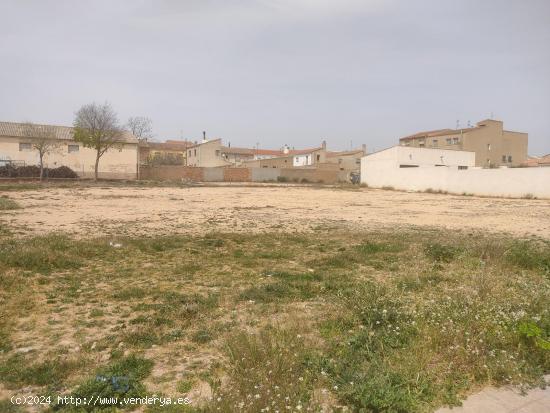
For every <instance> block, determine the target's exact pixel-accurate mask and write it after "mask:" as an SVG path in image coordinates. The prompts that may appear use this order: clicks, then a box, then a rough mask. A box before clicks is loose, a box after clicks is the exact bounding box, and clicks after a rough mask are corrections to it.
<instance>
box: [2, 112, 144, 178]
mask: <svg viewBox="0 0 550 413" xmlns="http://www.w3.org/2000/svg"><path fill="white" fill-rule="evenodd" d="M73 136H74V129H73V128H72V127H70V126H58V125H40V124H29V123H17V122H0V165H1V164H3V165H6V164H13V165H38V164H39V154H38V151H37V150H36V149H35V145H36V142H37V141H38V140H40V139H47V140H48V141H51V142H52V145H51V147H52V149H51V150H50V151H49V152H48V153H47V154H46V155H45V157H44V166H45V167H47V168H56V167H59V166H67V167H69V168H71V169H72V170H73V171H75V172H76V173H77V174H78V175H79V176H80V177H83V178H93V177H94V168H95V160H96V151H95V150H94V149H91V148H86V147H84V146H83V145H82V143H80V142H76V141H75V140H74V137H73ZM138 153H139V151H138V140H137V139H136V138H135V137H134V135H132V134H131V133H130V132H127V131H124V132H121V134H120V136H119V138H118V139H117V143H116V144H115V145H113V146H112V147H111V148H109V150H107V152H105V154H103V156H102V157H101V160H100V162H99V170H98V172H99V174H98V175H99V177H100V178H105V179H136V178H137V174H138Z"/></svg>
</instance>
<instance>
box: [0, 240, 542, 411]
mask: <svg viewBox="0 0 550 413" xmlns="http://www.w3.org/2000/svg"><path fill="white" fill-rule="evenodd" d="M109 241H111V240H110V239H101V238H100V239H89V240H72V239H70V238H68V237H67V236H65V235H48V236H44V237H34V238H24V239H21V238H13V237H12V236H10V235H5V236H4V238H3V240H2V241H1V242H0V284H1V285H2V289H0V303H1V306H0V346H1V347H0V381H1V384H2V386H3V387H4V388H6V389H9V390H10V391H11V392H13V393H18V392H19V393H21V392H27V393H29V392H31V393H34V394H75V395H90V394H96V393H98V392H101V393H102V394H110V393H109V392H111V393H112V392H113V389H112V388H111V387H110V386H105V384H104V383H103V382H100V383H98V382H97V380H96V377H97V376H98V375H100V376H109V377H111V376H117V375H118V376H124V377H129V378H130V379H129V380H130V382H131V386H130V388H129V390H128V394H132V395H144V394H151V393H156V394H160V393H162V394H165V395H167V396H172V397H174V396H179V395H185V394H187V395H188V397H189V398H191V400H192V401H193V404H192V406H191V407H188V406H186V407H181V408H179V409H180V410H177V409H176V410H173V411H193V410H202V411H226V412H231V411H235V410H238V409H242V410H243V411H248V412H257V411H261V410H262V409H264V411H266V410H265V409H266V408H267V407H269V408H270V411H273V410H279V411H283V410H290V411H295V410H298V409H302V410H303V411H307V410H308V409H311V410H313V411H318V410H320V409H325V410H327V411H328V410H333V409H337V408H338V407H342V406H348V407H350V408H352V409H353V410H359V409H366V411H371V410H372V411H395V412H400V411H403V412H405V411H406V412H409V411H430V410H432V409H433V408H434V407H436V406H439V405H443V404H456V403H458V400H459V398H460V397H461V396H463V395H465V394H467V393H468V392H471V391H473V390H475V389H477V388H479V387H480V386H484V385H487V384H490V383H491V384H505V383H513V384H518V385H525V386H529V385H535V384H538V383H540V379H541V377H542V375H543V374H544V373H548V372H550V355H549V351H548V349H547V348H546V346H547V344H548V339H549V336H550V316H549V313H548V311H549V310H548V309H549V308H550V246H549V244H548V242H544V241H517V240H510V239H506V238H500V237H496V236H490V237H488V236H482V235H472V234H469V235H467V234H462V233H458V234H457V233H456V232H444V231H422V230H409V231H401V232H349V231H348V232H345V231H338V230H334V229H331V230H326V229H318V230H316V231H315V232H313V233H308V234H305V233H304V234H281V233H267V234H256V235H243V234H218V233H216V234H210V235H207V236H183V235H182V236H162V237H161V236H159V237H151V238H143V237H142V238H120V239H117V240H116V241H117V242H119V243H120V244H122V246H121V247H120V248H113V247H111V246H110V245H109ZM38 337H40V339H37V338H38ZM118 376H117V377H118ZM114 393H116V392H114ZM119 393H120V391H119ZM116 394H118V393H116ZM2 403H4V405H6V406H7V404H5V402H2ZM0 406H1V405H0ZM59 408H62V406H59ZM218 409H219V410H218ZM151 410H154V409H151ZM154 411H163V410H154Z"/></svg>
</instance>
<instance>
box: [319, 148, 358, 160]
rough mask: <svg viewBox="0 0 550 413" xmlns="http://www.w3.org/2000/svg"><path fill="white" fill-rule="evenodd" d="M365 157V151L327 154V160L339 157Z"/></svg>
mask: <svg viewBox="0 0 550 413" xmlns="http://www.w3.org/2000/svg"><path fill="white" fill-rule="evenodd" d="M352 155H363V149H357V150H355V151H341V152H327V158H337V157H339V156H352Z"/></svg>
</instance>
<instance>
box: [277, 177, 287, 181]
mask: <svg viewBox="0 0 550 413" xmlns="http://www.w3.org/2000/svg"><path fill="white" fill-rule="evenodd" d="M277 182H288V178H287V177H286V176H278V177H277Z"/></svg>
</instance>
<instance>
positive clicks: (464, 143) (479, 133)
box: [399, 119, 528, 168]
mask: <svg viewBox="0 0 550 413" xmlns="http://www.w3.org/2000/svg"><path fill="white" fill-rule="evenodd" d="M527 141H528V135H527V133H523V132H512V131H508V130H504V129H503V123H502V121H499V120H492V119H486V120H484V121H481V122H478V123H477V124H476V126H474V127H468V128H463V129H439V130H433V131H427V132H419V133H416V134H414V135H410V136H406V137H404V138H401V139H399V144H400V145H402V146H412V147H417V148H433V149H451V150H459V151H471V152H475V154H476V166H482V167H489V168H490V167H498V166H520V165H521V164H522V163H523V162H525V161H526V160H527Z"/></svg>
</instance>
